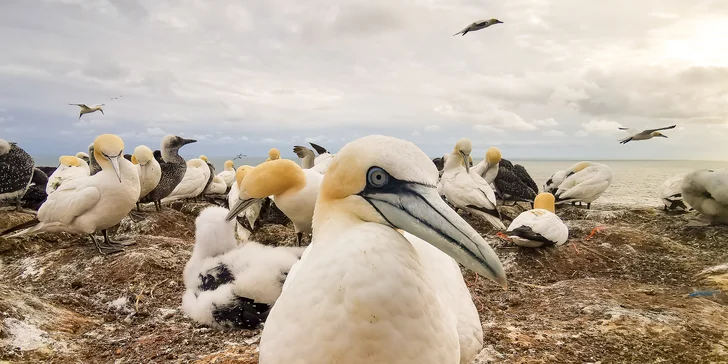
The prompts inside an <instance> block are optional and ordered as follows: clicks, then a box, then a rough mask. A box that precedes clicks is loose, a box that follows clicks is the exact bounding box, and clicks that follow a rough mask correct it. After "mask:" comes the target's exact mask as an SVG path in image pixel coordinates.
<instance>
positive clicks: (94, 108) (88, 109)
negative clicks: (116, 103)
mask: <svg viewBox="0 0 728 364" xmlns="http://www.w3.org/2000/svg"><path fill="white" fill-rule="evenodd" d="M69 105H74V106H78V107H80V108H81V113H80V114H78V118H79V119H80V118H81V116H83V114H90V113H92V112H96V111H101V114H102V115H103V114H104V110H103V109H102V106H104V104H97V105H94V106H91V107H88V106H86V104H69Z"/></svg>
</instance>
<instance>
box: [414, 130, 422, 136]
mask: <svg viewBox="0 0 728 364" xmlns="http://www.w3.org/2000/svg"><path fill="white" fill-rule="evenodd" d="M412 136H420V132H419V131H417V130H415V131H413V132H412Z"/></svg>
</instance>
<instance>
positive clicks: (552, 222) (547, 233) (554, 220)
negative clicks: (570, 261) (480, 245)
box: [505, 192, 569, 248]
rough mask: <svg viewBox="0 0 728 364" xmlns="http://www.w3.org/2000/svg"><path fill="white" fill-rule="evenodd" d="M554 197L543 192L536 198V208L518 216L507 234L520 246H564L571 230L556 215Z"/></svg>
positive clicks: (534, 203)
mask: <svg viewBox="0 0 728 364" xmlns="http://www.w3.org/2000/svg"><path fill="white" fill-rule="evenodd" d="M554 202H555V198H554V195H552V194H550V193H548V192H543V193H539V194H538V196H536V199H535V200H534V202H533V205H534V208H533V209H531V210H528V211H524V212H522V213H521V214H520V215H518V216H517V217H516V218H515V219H513V222H512V223H511V225H510V226H508V230H507V231H506V232H505V235H507V236H508V237H509V238H511V240H512V241H513V242H514V243H515V244H516V245H519V246H524V247H528V248H537V247H540V246H543V245H562V244H564V243H565V242H566V240H567V239H568V238H569V228H568V227H567V226H566V225H565V224H564V222H563V221H561V219H560V218H559V217H558V216H556V214H555V213H554V212H555V211H554V209H555V206H554Z"/></svg>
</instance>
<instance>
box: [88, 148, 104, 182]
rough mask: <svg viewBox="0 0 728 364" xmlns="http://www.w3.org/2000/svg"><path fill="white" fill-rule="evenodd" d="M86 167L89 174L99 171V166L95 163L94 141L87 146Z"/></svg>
mask: <svg viewBox="0 0 728 364" xmlns="http://www.w3.org/2000/svg"><path fill="white" fill-rule="evenodd" d="M88 168H89V170H90V171H91V173H90V174H91V175H92V176H93V175H95V174H96V173H99V172H101V166H99V164H98V163H96V157H94V143H91V144H89V146H88Z"/></svg>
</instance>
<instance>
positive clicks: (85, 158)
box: [76, 152, 91, 170]
mask: <svg viewBox="0 0 728 364" xmlns="http://www.w3.org/2000/svg"><path fill="white" fill-rule="evenodd" d="M76 158H81V159H83V161H84V162H86V164H88V163H89V161H90V160H91V158H90V157H89V155H88V153H86V152H78V153H76ZM89 170H91V166H90V165H89Z"/></svg>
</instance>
